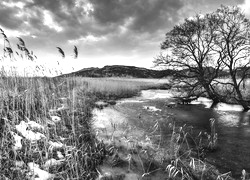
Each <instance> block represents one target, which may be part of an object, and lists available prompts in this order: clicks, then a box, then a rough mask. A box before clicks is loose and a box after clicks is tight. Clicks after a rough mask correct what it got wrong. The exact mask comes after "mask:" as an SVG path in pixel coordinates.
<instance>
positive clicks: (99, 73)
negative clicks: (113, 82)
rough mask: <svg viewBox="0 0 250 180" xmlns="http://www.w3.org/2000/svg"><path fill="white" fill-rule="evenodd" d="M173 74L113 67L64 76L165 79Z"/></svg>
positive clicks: (169, 71)
mask: <svg viewBox="0 0 250 180" xmlns="http://www.w3.org/2000/svg"><path fill="white" fill-rule="evenodd" d="M173 74H174V71H173V70H153V69H146V68H140V67H135V66H122V65H113V66H104V67H103V68H94V67H92V68H84V69H81V70H79V71H76V72H72V73H69V74H64V75H63V76H73V75H74V76H82V77H135V78H163V77H166V76H169V75H173Z"/></svg>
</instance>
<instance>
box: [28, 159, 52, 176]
mask: <svg viewBox="0 0 250 180" xmlns="http://www.w3.org/2000/svg"><path fill="white" fill-rule="evenodd" d="M28 167H29V169H30V175H31V176H32V179H34V180H51V179H53V178H54V176H55V175H54V174H50V173H49V172H47V171H44V170H42V169H40V168H39V165H38V164H35V163H33V162H30V163H28Z"/></svg>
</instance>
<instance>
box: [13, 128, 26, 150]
mask: <svg viewBox="0 0 250 180" xmlns="http://www.w3.org/2000/svg"><path fill="white" fill-rule="evenodd" d="M10 133H11V135H12V136H13V138H14V139H15V146H14V149H15V150H20V149H22V143H21V140H22V139H23V138H22V137H21V136H19V135H17V134H16V133H14V132H10Z"/></svg>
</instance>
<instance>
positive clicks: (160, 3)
mask: <svg viewBox="0 0 250 180" xmlns="http://www.w3.org/2000/svg"><path fill="white" fill-rule="evenodd" d="M221 4H223V5H237V6H240V7H241V8H242V10H243V11H244V12H245V13H246V15H247V17H249V18H250V0H1V1H0V27H1V28H2V29H3V30H4V32H5V34H6V35H7V37H8V39H9V40H10V42H11V45H12V47H13V49H15V47H16V43H18V39H17V37H21V38H22V39H23V40H24V41H25V44H26V46H27V48H28V49H29V50H32V51H33V52H34V54H35V55H36V56H37V57H38V59H36V61H35V62H29V61H21V60H20V61H17V62H15V64H17V66H18V68H21V67H25V66H26V65H27V64H29V63H31V64H32V63H33V64H43V65H44V66H47V67H50V68H59V69H60V70H61V71H62V72H63V73H67V72H70V71H73V70H74V71H76V70H80V69H82V68H88V67H103V66H105V65H131V66H138V67H145V68H151V67H153V63H152V61H153V60H154V58H155V57H156V56H157V55H158V54H159V53H160V43H161V42H163V41H164V37H165V33H167V32H168V31H169V30H171V28H173V26H174V25H175V24H178V23H181V22H182V21H183V20H184V19H185V18H187V17H190V16H194V15H195V14H197V13H198V14H204V13H208V12H212V11H215V10H216V9H217V8H219V7H220V5H221ZM0 46H3V40H1V39H0ZM74 46H77V48H78V52H79V55H78V58H77V59H74V56H73V54H74V53H73V48H74ZM56 47H60V48H62V49H63V51H64V52H65V58H64V59H63V58H62V57H61V55H60V53H58V51H57V48H56ZM1 53H2V54H3V52H1V51H0V56H2V54H1ZM58 62H59V66H58Z"/></svg>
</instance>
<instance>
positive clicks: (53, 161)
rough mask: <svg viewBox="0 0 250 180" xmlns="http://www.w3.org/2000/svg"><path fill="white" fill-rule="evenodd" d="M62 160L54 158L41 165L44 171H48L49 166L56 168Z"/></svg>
mask: <svg viewBox="0 0 250 180" xmlns="http://www.w3.org/2000/svg"><path fill="white" fill-rule="evenodd" d="M63 161H64V159H63V160H56V159H54V158H51V159H48V160H47V161H46V162H45V164H44V165H43V167H44V169H49V168H50V167H51V166H58V165H60V164H62V162H63Z"/></svg>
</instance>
